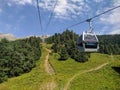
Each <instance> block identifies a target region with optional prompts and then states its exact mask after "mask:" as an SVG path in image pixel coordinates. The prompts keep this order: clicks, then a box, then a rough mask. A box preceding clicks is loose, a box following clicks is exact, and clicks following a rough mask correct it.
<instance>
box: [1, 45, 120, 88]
mask: <svg viewBox="0 0 120 90" xmlns="http://www.w3.org/2000/svg"><path fill="white" fill-rule="evenodd" d="M43 46H44V47H45V46H46V45H45V44H44V45H43ZM49 47H50V45H49V46H47V48H49ZM47 53H48V52H47V51H46V50H45V49H44V48H42V57H41V58H40V60H39V61H38V62H37V65H36V67H35V68H33V69H32V71H31V72H29V73H26V74H23V75H21V76H19V77H14V78H11V79H9V80H8V81H6V82H4V83H2V84H0V90H41V89H40V88H41V87H43V86H44V85H46V83H47V82H50V81H52V80H53V78H54V79H55V81H56V83H57V88H56V90H63V88H64V86H65V85H66V83H67V82H68V81H69V80H70V79H71V78H72V77H73V76H74V75H76V74H77V76H76V77H74V79H73V80H72V81H71V82H70V85H69V87H68V90H120V87H119V86H120V74H119V73H117V72H116V71H115V70H114V69H113V68H112V67H120V56H119V55H118V56H109V55H105V54H99V53H92V54H91V58H90V60H89V61H88V62H85V63H79V62H76V61H74V60H72V59H70V58H69V59H68V60H66V61H59V60H57V59H58V58H59V55H58V54H55V53H51V54H50V58H49V60H50V63H51V65H52V66H53V68H54V70H55V75H53V76H51V75H48V74H47V73H46V72H45V68H44V60H45V57H46V55H47ZM107 62H108V63H109V64H107V65H106V66H104V67H103V68H101V69H99V70H97V71H91V72H87V73H83V74H80V75H79V73H81V72H83V71H84V70H89V69H91V68H95V67H98V66H100V65H102V64H104V63H107Z"/></svg>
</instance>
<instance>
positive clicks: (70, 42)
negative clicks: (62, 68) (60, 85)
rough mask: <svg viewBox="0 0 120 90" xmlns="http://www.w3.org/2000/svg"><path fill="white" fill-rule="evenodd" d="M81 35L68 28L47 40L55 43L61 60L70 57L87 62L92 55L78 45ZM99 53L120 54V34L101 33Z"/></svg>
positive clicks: (55, 49)
mask: <svg viewBox="0 0 120 90" xmlns="http://www.w3.org/2000/svg"><path fill="white" fill-rule="evenodd" d="M78 37H79V35H78V34H75V33H74V32H73V31H70V30H66V31H64V32H63V33H62V34H60V33H56V34H55V35H53V36H52V37H50V38H47V39H46V42H47V43H49V44H51V43H53V46H52V49H53V51H54V52H55V53H59V54H60V60H66V59H68V58H69V57H71V58H73V59H75V60H76V61H79V62H85V61H87V60H88V58H89V57H90V53H81V52H80V50H79V49H78V46H77V40H78ZM98 39H99V45H100V49H99V51H98V52H99V53H104V54H115V55H117V54H120V35H99V36H98Z"/></svg>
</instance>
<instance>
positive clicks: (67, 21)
mask: <svg viewBox="0 0 120 90" xmlns="http://www.w3.org/2000/svg"><path fill="white" fill-rule="evenodd" d="M38 1H39V8H40V15H41V25H40V23H39V17H38V12H37V11H38V10H37V4H36V0H0V33H9V34H13V35H15V36H16V37H26V36H31V35H53V34H55V33H62V32H63V31H65V30H66V28H67V27H68V26H71V25H73V24H76V23H78V22H80V21H83V20H86V19H88V18H90V17H93V16H95V15H97V14H100V13H102V12H104V11H106V10H108V9H111V8H113V7H116V6H119V5H120V0H57V3H56V0H38ZM55 4H56V6H55V9H54V5H55ZM53 11H54V12H53ZM51 14H52V17H51ZM50 17H51V20H50ZM49 20H50V23H49V24H48V22H49ZM92 25H93V28H94V32H95V33H96V34H120V8H117V9H115V10H113V11H111V12H108V13H106V14H104V15H101V16H100V17H97V18H94V19H93V20H92ZM41 26H42V29H41ZM68 29H69V30H73V31H74V32H75V33H77V34H81V33H82V32H83V31H86V30H88V29H89V24H88V23H87V22H85V23H82V24H79V25H77V26H75V27H71V28H68Z"/></svg>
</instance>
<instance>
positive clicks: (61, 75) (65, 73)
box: [50, 53, 120, 90]
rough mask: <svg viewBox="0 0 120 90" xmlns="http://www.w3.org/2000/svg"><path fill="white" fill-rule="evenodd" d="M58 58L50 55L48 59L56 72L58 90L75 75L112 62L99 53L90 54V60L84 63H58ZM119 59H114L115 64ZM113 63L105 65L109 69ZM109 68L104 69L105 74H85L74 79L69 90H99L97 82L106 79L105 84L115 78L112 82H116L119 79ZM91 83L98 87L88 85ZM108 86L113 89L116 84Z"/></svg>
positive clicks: (56, 55) (109, 57) (107, 56)
mask: <svg viewBox="0 0 120 90" xmlns="http://www.w3.org/2000/svg"><path fill="white" fill-rule="evenodd" d="M58 58H59V55H58V54H52V55H51V57H50V61H51V63H52V65H53V67H54V69H55V72H56V80H57V82H58V90H62V89H63V87H64V85H65V83H66V82H67V81H68V80H69V79H70V78H71V77H72V76H74V75H75V74H76V73H79V72H82V71H84V70H89V69H90V68H94V67H97V66H99V65H101V64H103V63H105V62H112V61H113V59H112V58H111V56H109V55H105V54H99V53H93V54H91V58H90V60H89V61H88V62H86V63H78V62H76V61H74V60H72V59H69V60H66V61H58V60H56V59H58ZM119 58H120V56H117V57H116V56H115V58H114V59H115V60H116V61H115V62H116V63H117V64H118V61H119V60H117V59H119ZM115 62H114V61H113V62H112V63H111V64H110V65H107V67H109V68H110V67H111V65H113V64H114V63H115ZM109 68H104V71H105V72H102V71H96V72H98V74H96V72H91V73H89V74H88V73H86V74H83V75H80V76H78V77H76V78H75V80H74V81H73V82H72V84H71V87H70V90H96V89H98V90H99V89H101V88H100V87H101V85H100V84H99V82H97V81H98V80H101V81H104V80H105V78H106V79H108V81H107V80H106V83H109V82H110V81H109V80H113V79H111V78H116V79H114V80H113V82H115V81H117V79H119V77H118V76H117V75H116V73H115V71H114V72H113V70H111V69H109ZM106 72H108V73H109V74H104V73H106ZM112 73H113V75H112V76H111V75H110V74H112ZM103 75H104V76H103ZM94 76H95V77H94ZM85 77H86V78H85ZM79 78H80V79H79ZM91 82H92V83H93V84H95V83H96V84H97V85H98V86H96V87H95V86H94V85H91V84H90V83H91ZM94 82H95V83H94ZM117 82H118V81H117ZM83 84H84V85H86V86H85V88H84V86H83V88H82V87H81V85H83ZM89 84H90V85H91V88H90V89H89ZM103 85H104V84H103ZM105 85H106V86H108V87H109V84H105ZM110 85H111V87H114V86H116V85H117V84H113V85H112V84H110ZM119 85H120V83H119ZM116 88H117V87H116ZM113 89H114V88H113ZM102 90H103V88H102Z"/></svg>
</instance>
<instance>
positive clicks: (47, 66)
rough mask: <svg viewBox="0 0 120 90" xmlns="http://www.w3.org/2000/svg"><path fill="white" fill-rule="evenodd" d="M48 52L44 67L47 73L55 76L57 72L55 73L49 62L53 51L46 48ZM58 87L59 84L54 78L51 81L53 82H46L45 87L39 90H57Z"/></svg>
mask: <svg viewBox="0 0 120 90" xmlns="http://www.w3.org/2000/svg"><path fill="white" fill-rule="evenodd" d="M45 49H46V51H47V52H48V54H47V56H46V58H45V61H44V67H45V71H46V72H47V73H48V74H49V75H51V76H52V75H54V74H55V72H54V69H53V67H52V65H51V64H50V62H49V55H50V52H51V50H49V49H47V48H45ZM56 87H57V83H56V81H55V79H54V77H53V78H52V79H51V81H49V82H46V83H45V84H44V85H42V87H41V88H40V89H39V90H54V89H55V88H56Z"/></svg>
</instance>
